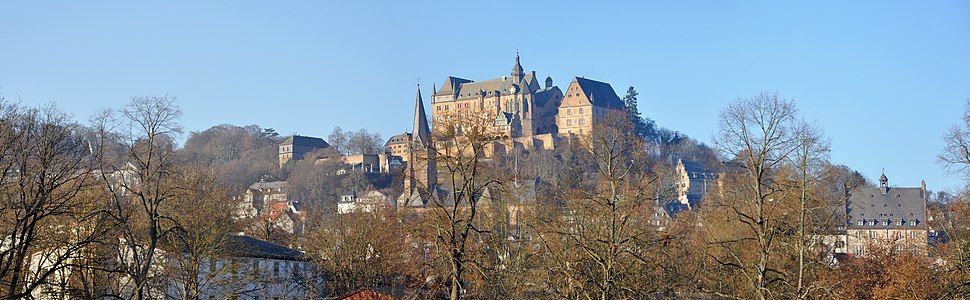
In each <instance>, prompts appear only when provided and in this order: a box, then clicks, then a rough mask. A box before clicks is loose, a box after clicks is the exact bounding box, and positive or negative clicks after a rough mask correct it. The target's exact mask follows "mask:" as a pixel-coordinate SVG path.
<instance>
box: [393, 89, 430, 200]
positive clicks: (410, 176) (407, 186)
mask: <svg viewBox="0 0 970 300" xmlns="http://www.w3.org/2000/svg"><path fill="white" fill-rule="evenodd" d="M408 147H409V148H410V150H411V151H409V152H410V154H409V157H408V161H407V168H406V169H405V170H404V177H405V178H404V193H403V194H401V196H400V197H398V199H397V202H398V206H422V205H425V204H427V203H428V201H429V200H430V199H431V196H432V195H433V193H434V191H435V190H436V188H437V186H438V184H437V182H438V171H437V168H436V163H435V150H434V141H433V140H432V137H431V129H430V128H429V127H428V116H427V114H426V113H425V112H424V101H422V99H421V86H420V85H418V95H417V97H416V99H415V103H414V128H413V131H412V134H411V143H410V144H409V146H408Z"/></svg>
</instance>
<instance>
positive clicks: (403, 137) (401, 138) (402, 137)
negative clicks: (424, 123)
mask: <svg viewBox="0 0 970 300" xmlns="http://www.w3.org/2000/svg"><path fill="white" fill-rule="evenodd" d="M410 140H411V133H408V132H405V133H402V134H398V135H395V136H392V137H391V138H389V139H387V143H384V148H388V146H390V145H397V144H407V142H408V141H410Z"/></svg>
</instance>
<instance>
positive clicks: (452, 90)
mask: <svg viewBox="0 0 970 300" xmlns="http://www.w3.org/2000/svg"><path fill="white" fill-rule="evenodd" d="M469 82H472V81H471V80H468V79H464V78H458V77H453V76H448V79H445V83H443V84H442V85H441V89H438V91H437V92H436V93H435V94H434V95H432V96H446V95H454V94H456V93H458V89H460V88H461V85H462V84H464V83H469Z"/></svg>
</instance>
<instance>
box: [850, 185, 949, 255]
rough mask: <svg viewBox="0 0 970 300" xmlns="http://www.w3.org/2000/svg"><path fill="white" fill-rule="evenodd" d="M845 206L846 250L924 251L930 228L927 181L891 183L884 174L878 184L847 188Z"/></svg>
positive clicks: (863, 253)
mask: <svg viewBox="0 0 970 300" xmlns="http://www.w3.org/2000/svg"><path fill="white" fill-rule="evenodd" d="M845 209H846V214H845V216H846V236H845V244H846V247H845V248H846V249H847V251H848V253H849V254H851V255H859V256H864V255H867V254H868V253H870V252H871V251H872V250H873V247H892V248H894V249H895V250H903V251H913V252H916V253H926V250H927V247H928V245H929V231H930V227H929V224H928V223H927V222H928V221H929V220H928V219H929V215H928V214H927V211H926V182H923V183H922V186H921V187H917V188H902V187H890V186H889V179H888V178H887V177H886V175H885V174H883V175H882V176H880V178H879V187H876V188H870V187H860V188H854V189H852V190H850V191H849V192H848V197H847V200H846V204H845Z"/></svg>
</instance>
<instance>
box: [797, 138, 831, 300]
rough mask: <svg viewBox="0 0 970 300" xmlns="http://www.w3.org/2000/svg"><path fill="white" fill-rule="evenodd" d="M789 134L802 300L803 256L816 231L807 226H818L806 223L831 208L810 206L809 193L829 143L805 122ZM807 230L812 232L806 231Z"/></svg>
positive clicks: (804, 288) (802, 296)
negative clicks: (796, 197) (791, 137)
mask: <svg viewBox="0 0 970 300" xmlns="http://www.w3.org/2000/svg"><path fill="white" fill-rule="evenodd" d="M793 134H794V139H795V140H794V142H795V151H794V152H793V153H792V154H793V155H792V157H791V160H792V164H793V165H794V166H795V168H796V170H797V172H798V178H797V181H798V188H799V192H800V193H799V202H798V204H799V207H798V243H796V247H797V252H798V281H797V284H796V290H795V293H796V296H797V297H798V298H804V297H807V296H808V291H806V283H805V280H806V278H805V268H806V260H805V256H806V251H807V250H808V247H810V246H812V245H810V243H811V242H812V239H810V237H811V236H813V235H814V234H813V233H815V230H813V229H817V226H812V225H811V224H818V223H819V222H812V221H811V220H807V219H808V218H811V217H813V216H815V217H819V216H822V217H824V216H825V215H831V213H830V212H829V213H825V212H820V211H818V210H819V209H820V208H825V207H832V206H829V205H817V204H818V201H815V205H813V201H812V199H810V198H811V197H813V196H814V194H815V193H813V190H815V185H816V184H817V183H818V181H819V180H818V178H819V176H820V175H821V173H822V168H823V167H824V166H825V165H826V162H827V159H828V153H829V142H828V140H826V139H825V138H824V137H823V136H822V130H821V129H820V128H819V127H817V126H814V125H811V124H808V123H807V122H805V121H801V122H799V123H797V124H796V125H795V127H794V128H793ZM826 223H828V222H826ZM809 226H811V227H813V228H808V227H809ZM807 230H808V231H807Z"/></svg>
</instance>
